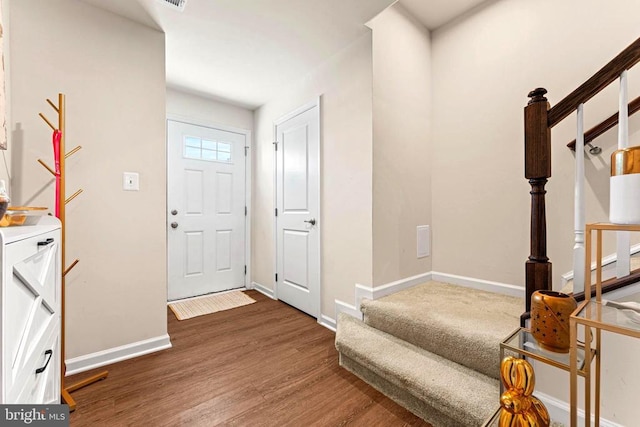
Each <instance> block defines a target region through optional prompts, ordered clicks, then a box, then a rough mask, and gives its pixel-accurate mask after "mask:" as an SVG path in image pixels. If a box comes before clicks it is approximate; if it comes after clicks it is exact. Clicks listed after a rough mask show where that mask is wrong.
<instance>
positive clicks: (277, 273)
mask: <svg viewBox="0 0 640 427" xmlns="http://www.w3.org/2000/svg"><path fill="white" fill-rule="evenodd" d="M277 281H278V273H276V282H277Z"/></svg>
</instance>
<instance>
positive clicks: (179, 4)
mask: <svg viewBox="0 0 640 427" xmlns="http://www.w3.org/2000/svg"><path fill="white" fill-rule="evenodd" d="M158 1H159V2H160V3H162V4H164V5H165V6H167V7H170V8H171V9H173V10H177V11H180V12H182V11H183V10H184V7H185V6H186V5H187V0H158Z"/></svg>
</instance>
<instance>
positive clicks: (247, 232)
mask: <svg viewBox="0 0 640 427" xmlns="http://www.w3.org/2000/svg"><path fill="white" fill-rule="evenodd" d="M169 120H172V121H174V122H180V123H185V124H188V125H194V126H203V127H207V128H212V129H219V130H222V131H225V132H234V133H239V134H242V135H244V136H245V147H248V148H245V150H246V153H247V155H246V157H245V163H244V168H245V169H244V178H245V180H244V205H245V206H246V207H247V214H246V215H245V219H244V262H245V265H246V266H247V273H246V274H245V275H244V287H245V288H246V289H251V212H252V210H251V189H252V181H251V165H252V154H251V152H252V148H253V138H252V132H251V130H249V129H242V128H237V127H233V126H227V125H221V124H218V123H215V122H209V121H206V120H200V119H196V118H194V117H190V116H184V115H181V114H174V113H167V117H166V119H165V135H166V136H165V144H164V148H165V157H166V164H165V173H166V179H167V180H166V182H165V186H166V189H165V209H164V211H165V213H164V214H165V224H166V226H165V233H166V234H165V242H166V244H165V246H166V248H165V252H166V254H165V257H166V260H167V267H166V268H167V270H166V272H165V275H166V277H167V290H168V289H169V230H168V224H169V213H168V208H169V206H168V201H169V131H168V129H169ZM167 302H168V300H167Z"/></svg>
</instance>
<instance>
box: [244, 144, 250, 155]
mask: <svg viewBox="0 0 640 427" xmlns="http://www.w3.org/2000/svg"><path fill="white" fill-rule="evenodd" d="M247 151H249V147H247V146H245V147H244V156H245V157H247Z"/></svg>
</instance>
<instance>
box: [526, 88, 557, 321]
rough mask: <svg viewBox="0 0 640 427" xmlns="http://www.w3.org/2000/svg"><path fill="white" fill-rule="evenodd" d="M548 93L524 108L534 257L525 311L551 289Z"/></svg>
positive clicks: (540, 93)
mask: <svg viewBox="0 0 640 427" xmlns="http://www.w3.org/2000/svg"><path fill="white" fill-rule="evenodd" d="M546 93H547V90H546V89H543V88H538V89H535V90H533V91H531V92H530V93H529V98H531V100H530V101H529V103H528V105H527V106H526V107H525V108H524V176H525V178H527V179H528V180H529V184H531V192H530V194H531V254H530V255H529V259H528V260H527V262H526V267H525V271H526V295H525V296H526V311H527V312H529V311H530V309H531V294H533V293H534V292H535V291H537V290H547V289H549V290H550V289H551V263H550V262H549V258H548V257H547V219H546V212H545V199H544V195H545V194H546V192H547V191H546V190H545V188H544V187H545V185H546V183H547V178H550V177H551V128H549V126H548V124H547V113H548V111H549V103H548V102H547V98H545V97H544V95H545V94H546Z"/></svg>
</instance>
